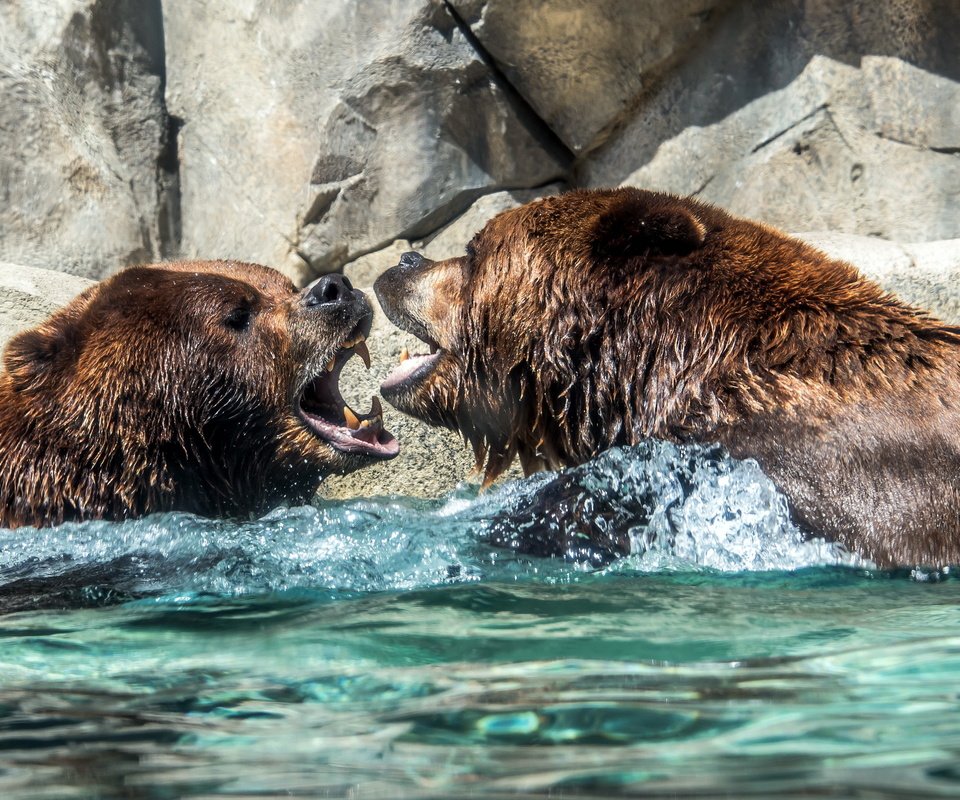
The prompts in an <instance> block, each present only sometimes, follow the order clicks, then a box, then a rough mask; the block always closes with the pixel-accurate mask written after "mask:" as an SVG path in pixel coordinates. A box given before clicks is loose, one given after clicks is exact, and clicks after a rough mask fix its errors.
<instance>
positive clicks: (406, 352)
mask: <svg viewBox="0 0 960 800" xmlns="http://www.w3.org/2000/svg"><path fill="white" fill-rule="evenodd" d="M408 358H410V351H409V350H407V348H406V347H404V348H403V350H401V351H400V363H401V364H402V363H403V362H404V361H406V360H407V359H408Z"/></svg>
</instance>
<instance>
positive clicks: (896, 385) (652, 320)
mask: <svg viewBox="0 0 960 800" xmlns="http://www.w3.org/2000/svg"><path fill="white" fill-rule="evenodd" d="M856 289H857V291H858V292H859V294H856V293H853V294H852V293H851V292H850V291H849V287H843V289H842V291H841V290H838V292H837V297H834V298H831V297H830V296H829V295H826V294H824V295H822V296H820V297H819V298H816V300H817V302H816V303H810V304H804V303H797V304H796V305H795V306H794V307H792V308H786V309H781V310H780V312H779V313H777V314H769V315H764V316H763V317H759V318H755V319H749V320H724V321H721V322H720V323H716V322H714V321H710V324H706V323H704V324H697V319H698V317H697V314H696V312H695V311H694V310H691V311H690V312H689V313H688V312H687V311H683V312H682V313H681V312H680V311H676V310H675V312H674V313H663V312H662V309H657V311H656V313H649V314H646V313H638V311H637V309H634V308H624V309H622V310H620V312H619V313H617V311H612V312H611V313H609V314H608V316H607V318H606V323H605V324H606V328H605V330H602V331H595V332H594V334H595V335H593V336H592V337H591V339H590V343H584V342H582V341H579V340H575V341H578V344H579V346H580V348H581V349H582V350H587V349H588V348H589V347H593V350H592V351H590V352H589V353H580V352H579V351H578V352H571V353H569V354H568V356H569V357H566V358H564V359H557V358H555V357H554V358H549V353H547V352H546V351H545V352H543V353H539V354H534V356H533V358H532V359H531V363H536V364H540V365H549V366H545V367H541V368H540V369H536V370H534V369H530V370H526V371H525V375H524V378H523V380H522V382H523V386H522V387H521V389H520V391H519V394H521V395H522V396H524V397H526V398H531V399H533V398H536V400H535V402H534V404H533V405H532V406H531V407H530V408H529V409H528V410H525V411H523V412H522V414H523V419H524V420H525V421H526V423H528V424H526V425H521V426H520V428H521V430H523V432H522V433H520V434H519V435H518V436H516V438H515V439H514V440H513V441H514V442H515V445H516V447H515V448H506V447H504V448H501V449H505V450H509V449H515V451H516V452H518V454H519V455H520V457H521V459H523V460H524V461H525V462H527V463H529V464H531V465H533V466H532V467H531V469H532V468H535V467H537V466H551V467H556V466H561V465H570V464H577V463H582V462H583V461H585V460H588V459H590V458H592V457H593V456H595V455H597V454H598V453H599V452H601V451H602V450H604V449H606V448H608V447H613V446H618V445H626V444H635V443H638V442H639V441H642V440H643V439H646V438H659V439H665V440H669V441H681V442H683V441H695V442H703V443H708V442H717V441H720V442H723V440H724V438H725V437H724V435H723V432H724V431H725V430H728V429H730V427H731V426H733V425H736V424H737V423H738V421H740V420H743V419H748V418H756V417H757V416H758V415H762V414H766V413H769V412H773V411H776V412H777V413H778V414H781V415H782V414H783V413H788V414H789V413H796V414H800V415H804V416H806V417H807V418H812V417H816V416H823V415H829V414H830V413H831V412H830V409H831V408H834V409H835V408H838V407H840V406H841V405H844V404H847V405H849V404H851V403H876V402H881V401H884V398H887V397H890V396H891V395H894V394H897V393H902V392H904V391H905V389H907V388H908V387H910V386H912V385H917V384H918V383H925V382H930V381H933V382H938V381H939V382H943V381H947V382H948V383H951V382H954V381H955V380H956V373H957V360H956V353H957V348H958V347H960V329H957V328H953V327H950V326H947V325H945V324H943V323H940V322H939V321H937V320H934V319H931V318H930V317H928V316H927V315H926V314H925V313H924V312H922V311H920V310H918V309H914V308H912V307H910V306H907V305H905V304H903V303H901V302H899V301H897V300H896V299H894V298H892V297H890V296H889V295H887V294H885V293H884V292H882V291H881V290H880V289H879V287H876V286H875V285H873V284H870V283H868V282H866V281H864V282H863V283H862V284H860V285H859V286H857V287H856ZM637 320H641V321H642V324H638V322H637ZM631 334H633V337H632V338H631ZM558 363H561V364H564V365H565V366H564V367H563V369H562V370H558V369H557V368H556V366H555V365H556V364H558ZM951 385H952V384H951ZM884 402H885V401H884Z"/></svg>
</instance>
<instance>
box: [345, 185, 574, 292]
mask: <svg viewBox="0 0 960 800" xmlns="http://www.w3.org/2000/svg"><path fill="white" fill-rule="evenodd" d="M565 188H566V186H565V185H564V184H562V183H553V184H550V185H549V186H544V187H542V188H540V189H529V190H523V191H512V192H494V193H493V194H487V195H484V196H483V197H480V198H479V199H478V200H476V201H475V202H474V203H473V205H471V206H470V208H468V209H467V210H466V211H465V212H464V213H463V214H461V215H460V216H459V217H457V218H456V219H455V220H453V222H451V223H450V224H449V225H446V226H445V227H443V228H441V229H440V230H439V231H437V232H436V233H434V234H433V235H432V236H431V237H429V238H428V239H424V240H421V241H419V242H410V241H408V240H406V239H397V240H395V241H394V242H392V243H391V244H389V245H387V247H384V248H383V249H381V250H377V251H375V252H373V253H368V254H367V255H365V256H361V257H360V258H358V259H357V260H355V261H351V262H350V263H349V264H347V265H346V266H345V267H344V268H343V274H344V275H346V276H347V278H349V279H350V280H351V281H352V282H353V284H354V285H355V286H372V285H373V282H374V281H375V280H376V279H377V276H378V275H379V274H380V273H381V272H383V271H384V270H385V269H389V268H390V267H392V266H393V265H394V264H396V263H397V262H398V261H399V260H400V256H401V255H403V254H404V253H406V252H407V251H408V250H416V251H417V252H418V253H421V254H422V255H425V256H426V257H427V258H430V259H433V260H434V261H440V260H442V259H445V258H452V257H454V256H458V255H463V252H464V248H466V246H467V243H468V242H469V241H470V240H471V239H472V238H473V235H474V234H475V233H476V232H477V231H479V230H480V229H481V228H482V227H483V226H484V225H485V224H486V223H487V221H488V220H489V219H491V218H492V217H495V216H496V215H497V214H499V213H500V212H501V211H506V210H507V209H510V208H516V207H517V206H522V205H523V204H524V203H529V202H530V201H531V200H536V199H537V198H538V197H546V196H547V195H551V194H559V193H560V192H562V191H563V190H564V189H565Z"/></svg>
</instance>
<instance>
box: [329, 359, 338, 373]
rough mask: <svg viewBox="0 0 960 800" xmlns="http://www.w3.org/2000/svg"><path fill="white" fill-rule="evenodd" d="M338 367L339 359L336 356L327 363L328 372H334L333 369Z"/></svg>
mask: <svg viewBox="0 0 960 800" xmlns="http://www.w3.org/2000/svg"><path fill="white" fill-rule="evenodd" d="M336 365H337V357H336V356H334V357H333V358H331V359H330V360H329V361H328V362H327V372H333V368H334V367H335V366H336Z"/></svg>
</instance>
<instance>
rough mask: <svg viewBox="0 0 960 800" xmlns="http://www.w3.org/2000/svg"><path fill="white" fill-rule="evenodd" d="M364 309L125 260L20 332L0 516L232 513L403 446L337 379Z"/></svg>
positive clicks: (9, 351) (264, 273) (338, 279)
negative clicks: (350, 400)
mask: <svg viewBox="0 0 960 800" xmlns="http://www.w3.org/2000/svg"><path fill="white" fill-rule="evenodd" d="M371 321H372V314H371V309H370V306H369V303H368V302H367V300H366V298H365V297H364V296H363V294H362V293H360V292H358V291H356V290H354V289H353V288H352V287H351V286H350V284H349V282H348V281H347V280H346V279H345V278H343V277H342V276H340V275H329V276H326V277H324V278H322V279H321V280H319V281H318V282H316V283H315V284H313V285H311V286H310V287H307V288H306V289H304V290H303V291H297V289H296V288H295V287H294V285H293V284H292V283H291V282H290V281H289V280H288V279H287V278H285V277H284V276H283V275H281V274H280V273H279V272H277V271H276V270H273V269H269V268H267V267H262V266H258V265H255V264H241V263H235V262H228V261H216V262H182V263H168V264H159V265H155V266H148V267H132V268H129V269H126V270H123V271H122V272H119V273H118V274H116V275H115V276H113V277H111V278H109V279H108V280H105V281H103V282H102V283H99V284H97V285H95V286H92V287H91V288H89V289H87V290H86V291H85V292H83V293H82V294H81V295H80V296H78V297H77V298H75V299H74V300H73V301H72V302H71V303H70V304H68V305H67V306H66V307H64V308H63V309H61V310H60V311H58V312H56V313H55V314H53V316H51V317H50V318H49V319H48V320H47V321H46V322H44V323H43V324H41V325H40V326H39V327H37V328H34V329H33V330H28V331H25V332H23V333H20V334H19V335H17V336H16V337H14V338H13V339H12V340H11V341H10V342H9V343H8V345H7V347H6V350H5V352H4V357H3V363H4V367H5V370H4V371H3V372H2V373H0V525H2V526H4V527H17V526H21V525H35V526H43V525H54V524H58V523H60V522H63V521H65V520H87V519H101V518H102V519H125V518H130V517H139V516H142V515H145V514H149V513H151V512H155V511H170V510H179V511H190V512H194V513H197V514H201V515H205V516H235V517H244V516H248V515H251V514H254V515H255V514H260V513H262V512H264V511H267V510H269V509H270V508H272V507H274V506H276V505H277V504H280V503H284V502H301V501H305V500H307V499H308V498H309V497H310V496H311V495H312V493H313V492H314V491H315V490H316V488H317V486H318V484H319V482H320V480H321V479H322V478H323V477H324V476H326V475H329V474H332V473H342V472H348V471H352V470H355V469H358V468H359V467H362V466H364V465H365V464H367V463H370V462H371V461H372V460H375V459H383V458H391V457H393V456H395V455H396V454H397V451H398V446H397V442H396V440H395V439H394V438H393V436H391V435H390V433H389V432H387V431H386V430H385V429H384V428H383V425H382V418H381V414H380V409H379V404H378V403H376V402H375V403H374V408H373V410H372V411H371V412H370V413H369V414H366V415H359V414H356V413H354V412H353V411H352V410H351V409H350V408H349V407H347V405H346V404H345V403H344V401H343V398H342V396H341V394H340V391H339V389H338V379H339V375H340V370H341V369H342V367H343V365H344V363H345V362H346V361H347V360H348V359H349V358H351V357H352V356H353V355H355V354H358V355H360V357H361V358H363V359H364V360H365V361H367V362H369V353H368V350H367V346H366V344H365V339H366V335H367V334H368V333H369V330H370V325H371Z"/></svg>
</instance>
